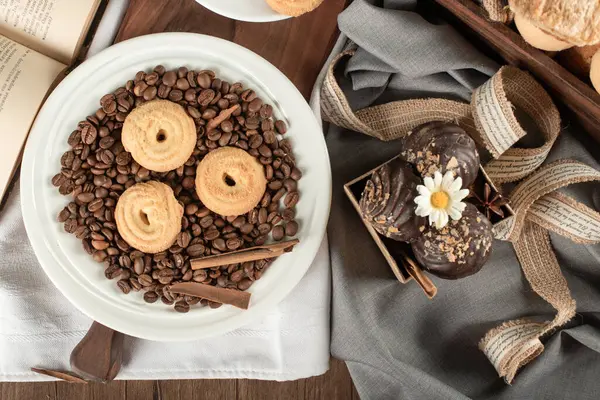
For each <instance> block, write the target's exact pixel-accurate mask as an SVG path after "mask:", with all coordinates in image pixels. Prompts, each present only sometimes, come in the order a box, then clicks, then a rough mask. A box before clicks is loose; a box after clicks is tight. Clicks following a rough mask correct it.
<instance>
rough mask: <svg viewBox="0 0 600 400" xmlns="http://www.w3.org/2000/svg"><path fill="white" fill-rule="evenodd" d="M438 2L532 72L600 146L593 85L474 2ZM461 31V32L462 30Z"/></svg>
mask: <svg viewBox="0 0 600 400" xmlns="http://www.w3.org/2000/svg"><path fill="white" fill-rule="evenodd" d="M435 1H436V2H437V3H439V4H440V5H442V6H443V7H444V8H446V9H447V10H448V11H450V12H451V13H452V14H453V15H454V16H455V17H456V18H457V19H458V20H460V22H461V23H462V24H464V25H466V28H467V29H470V30H471V32H470V33H472V34H475V35H476V36H477V37H479V38H481V39H482V40H483V41H484V42H485V43H486V44H487V45H489V47H491V48H492V49H493V50H494V51H495V52H496V54H498V55H499V56H500V57H502V59H503V60H504V61H505V62H506V63H507V64H510V65H514V66H516V67H519V68H521V69H524V70H527V71H529V72H531V73H532V74H533V75H534V76H535V77H536V78H537V79H538V80H539V81H540V82H542V83H543V84H544V86H545V87H546V89H548V91H549V92H550V93H551V94H552V96H553V97H554V99H555V100H557V102H558V103H561V104H563V105H565V106H566V107H567V108H568V109H569V110H570V111H572V113H573V114H574V116H575V117H576V119H577V120H578V121H579V122H580V123H581V125H582V126H583V127H584V128H585V129H586V130H587V131H588V133H589V134H590V135H591V136H592V137H593V138H594V139H595V140H596V141H597V142H599V143H600V94H598V92H596V91H595V90H594V89H593V88H592V87H591V85H589V84H588V83H586V82H584V81H582V80H581V79H579V78H577V77H576V76H575V75H573V74H572V73H571V72H569V71H567V70H566V69H565V68H563V67H562V66H561V65H560V64H558V63H557V62H556V61H554V60H553V59H552V58H550V57H549V56H548V55H547V54H546V53H544V52H543V51H541V50H538V49H535V48H533V47H531V46H530V45H529V44H527V43H526V42H525V41H524V40H523V38H522V37H521V35H519V34H518V33H517V32H515V31H514V30H512V29H511V28H510V27H509V26H506V25H504V24H502V23H499V22H492V21H490V20H489V19H488V18H487V13H486V11H485V10H484V9H482V8H481V7H480V6H479V5H478V4H476V3H475V2H474V0H435ZM451 22H452V21H451ZM457 28H458V29H459V30H461V29H460V28H461V27H457ZM461 31H462V32H463V33H466V32H464V31H463V30H461Z"/></svg>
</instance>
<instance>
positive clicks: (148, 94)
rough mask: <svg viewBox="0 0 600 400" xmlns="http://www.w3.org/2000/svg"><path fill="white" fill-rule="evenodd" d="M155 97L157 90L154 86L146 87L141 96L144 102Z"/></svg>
mask: <svg viewBox="0 0 600 400" xmlns="http://www.w3.org/2000/svg"><path fill="white" fill-rule="evenodd" d="M157 95H158V89H157V88H156V86H148V87H147V88H146V90H144V93H143V94H142V96H143V97H144V100H146V101H150V100H154V99H155V98H156V96H157Z"/></svg>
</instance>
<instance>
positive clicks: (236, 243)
mask: <svg viewBox="0 0 600 400" xmlns="http://www.w3.org/2000/svg"><path fill="white" fill-rule="evenodd" d="M225 244H226V246H227V249H229V250H237V249H239V248H240V247H242V245H243V244H244V242H243V240H242V239H240V238H237V237H236V238H231V239H228V240H227V242H226V243H225Z"/></svg>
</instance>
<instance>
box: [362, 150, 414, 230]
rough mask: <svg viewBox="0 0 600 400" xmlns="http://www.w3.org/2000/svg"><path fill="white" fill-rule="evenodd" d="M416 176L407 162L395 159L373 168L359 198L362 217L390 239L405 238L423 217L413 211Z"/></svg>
mask: <svg viewBox="0 0 600 400" xmlns="http://www.w3.org/2000/svg"><path fill="white" fill-rule="evenodd" d="M420 183H421V179H420V178H419V177H417V176H416V175H415V174H414V172H413V169H412V167H411V165H410V164H408V163H406V162H404V161H402V160H400V159H395V160H392V161H390V162H389V163H387V164H385V165H383V166H381V167H380V168H379V169H377V170H376V171H375V172H373V174H372V176H371V178H370V179H369V180H368V181H367V184H366V186H365V190H364V191H363V194H362V196H361V199H360V210H361V214H362V217H363V218H364V219H365V220H366V221H367V222H368V223H370V224H371V225H372V226H373V228H375V230H376V231H377V232H379V233H381V234H382V235H384V236H387V237H389V238H390V239H394V240H399V241H404V242H409V241H411V240H414V239H415V238H416V237H417V236H419V235H420V234H421V231H420V230H419V226H423V225H424V223H425V219H424V218H422V217H418V216H417V215H416V214H415V208H416V204H415V197H416V196H417V195H418V193H417V185H419V184H420Z"/></svg>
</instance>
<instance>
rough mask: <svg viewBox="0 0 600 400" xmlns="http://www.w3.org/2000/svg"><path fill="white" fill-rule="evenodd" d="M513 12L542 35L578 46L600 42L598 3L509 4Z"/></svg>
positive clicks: (518, 0)
mask: <svg viewBox="0 0 600 400" xmlns="http://www.w3.org/2000/svg"><path fill="white" fill-rule="evenodd" d="M508 4H509V5H510V9H511V11H513V12H514V13H515V16H517V15H518V16H521V17H522V18H523V19H525V20H528V21H529V22H531V23H532V24H533V25H535V26H536V27H538V28H540V29H541V30H542V31H544V32H546V33H548V34H550V35H552V36H554V37H555V38H556V39H559V40H561V41H563V42H568V43H570V44H572V45H575V46H588V45H593V44H596V43H599V42H600V1H598V0H552V1H539V0H538V1H531V0H509V2H508Z"/></svg>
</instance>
